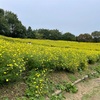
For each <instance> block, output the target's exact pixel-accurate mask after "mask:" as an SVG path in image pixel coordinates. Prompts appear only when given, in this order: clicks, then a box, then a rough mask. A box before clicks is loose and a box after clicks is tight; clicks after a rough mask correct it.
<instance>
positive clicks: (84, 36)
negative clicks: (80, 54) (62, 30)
mask: <svg viewBox="0 0 100 100" xmlns="http://www.w3.org/2000/svg"><path fill="white" fill-rule="evenodd" d="M77 41H81V42H91V41H92V36H91V35H90V34H88V33H84V34H80V35H79V36H78V37H77Z"/></svg>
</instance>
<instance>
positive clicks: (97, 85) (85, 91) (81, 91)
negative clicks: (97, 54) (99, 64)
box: [64, 78, 100, 100]
mask: <svg viewBox="0 0 100 100" xmlns="http://www.w3.org/2000/svg"><path fill="white" fill-rule="evenodd" d="M76 86H77V87H78V92H77V93H76V94H72V93H66V94H65V95H64V96H65V97H66V100H100V78H97V79H91V80H88V81H84V82H81V83H79V84H77V85H76ZM91 95H92V96H91ZM84 96H88V98H87V99H86V98H85V97H84ZM84 98H85V99H84ZM89 98H91V99H89Z"/></svg>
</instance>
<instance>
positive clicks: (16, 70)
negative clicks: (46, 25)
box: [0, 36, 100, 84]
mask: <svg viewBox="0 0 100 100" xmlns="http://www.w3.org/2000/svg"><path fill="white" fill-rule="evenodd" d="M99 60H100V44H99V43H86V42H85V43H82V42H70V41H60V40H59V41H53V40H32V39H18V38H16V39H15V38H9V37H4V36H0V84H2V83H4V82H9V81H15V80H16V79H17V78H19V77H20V76H21V75H22V73H23V72H24V71H26V70H31V69H36V68H38V69H42V68H45V69H54V70H60V69H61V70H67V71H71V72H75V71H78V70H85V69H87V68H88V64H92V63H95V62H97V61H99Z"/></svg>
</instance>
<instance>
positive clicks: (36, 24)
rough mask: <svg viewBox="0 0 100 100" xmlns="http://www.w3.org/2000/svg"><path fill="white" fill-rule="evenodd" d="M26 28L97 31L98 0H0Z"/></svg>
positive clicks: (98, 20) (98, 17)
mask: <svg viewBox="0 0 100 100" xmlns="http://www.w3.org/2000/svg"><path fill="white" fill-rule="evenodd" d="M0 8H2V9H4V10H9V11H12V12H14V13H15V14H17V16H18V18H19V20H20V21H21V22H22V24H23V25H25V26H26V27H28V26H31V27H32V29H39V28H46V29H58V30H59V31H61V32H63V33H65V32H71V33H72V34H75V35H79V34H80V33H91V32H93V31H99V30H100V0H0Z"/></svg>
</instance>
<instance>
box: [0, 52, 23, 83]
mask: <svg viewBox="0 0 100 100" xmlns="http://www.w3.org/2000/svg"><path fill="white" fill-rule="evenodd" d="M0 66H1V67H0V84H4V83H8V82H12V81H16V80H17V79H18V78H20V77H21V74H22V72H23V71H24V70H25V67H24V61H23V59H22V58H21V56H15V59H13V56H11V55H9V54H7V53H3V54H2V55H0Z"/></svg>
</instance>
